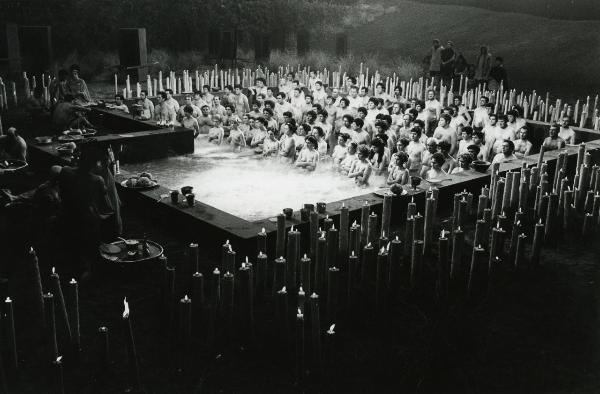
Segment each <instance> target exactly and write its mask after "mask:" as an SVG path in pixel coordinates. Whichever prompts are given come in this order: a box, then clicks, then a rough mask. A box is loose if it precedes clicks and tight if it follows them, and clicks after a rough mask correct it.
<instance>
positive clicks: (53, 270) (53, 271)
mask: <svg viewBox="0 0 600 394" xmlns="http://www.w3.org/2000/svg"><path fill="white" fill-rule="evenodd" d="M54 274H56V270H55V269H54V267H52V275H54Z"/></svg>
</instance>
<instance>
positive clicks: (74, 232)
mask: <svg viewBox="0 0 600 394" xmlns="http://www.w3.org/2000/svg"><path fill="white" fill-rule="evenodd" d="M104 159H105V158H104V154H103V152H102V150H101V149H100V148H99V147H97V146H92V145H91V146H84V147H82V153H81V159H80V162H79V166H78V167H63V168H62V169H60V173H59V175H58V178H57V179H58V182H59V185H60V190H61V193H60V194H61V198H62V203H63V204H62V205H63V214H64V217H63V230H64V232H65V234H64V239H68V240H69V243H70V244H71V245H73V247H74V248H75V249H76V250H75V252H76V253H77V255H78V257H79V261H81V263H82V264H83V267H82V268H83V271H84V272H88V271H89V270H90V268H91V263H92V261H93V260H94V259H95V258H96V256H97V254H98V246H99V245H100V242H101V238H102V228H103V226H104V223H105V222H106V220H107V219H108V220H111V219H112V218H113V217H114V215H115V210H114V209H113V207H112V203H111V200H110V196H109V194H108V188H107V184H106V182H105V180H104V178H103V177H102V176H101V175H100V174H101V172H102V162H103V160H104Z"/></svg>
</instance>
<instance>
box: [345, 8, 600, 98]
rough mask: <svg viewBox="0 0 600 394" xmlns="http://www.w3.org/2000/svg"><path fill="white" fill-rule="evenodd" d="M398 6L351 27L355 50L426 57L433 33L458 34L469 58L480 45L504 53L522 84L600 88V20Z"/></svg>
mask: <svg viewBox="0 0 600 394" xmlns="http://www.w3.org/2000/svg"><path fill="white" fill-rule="evenodd" d="M394 4H395V5H396V7H395V10H396V11H394V12H387V13H386V14H384V15H383V16H381V17H380V18H378V19H376V20H374V21H372V22H370V23H367V24H365V25H363V26H361V27H359V28H357V29H355V30H352V31H351V32H350V37H349V41H348V43H349V49H350V50H351V51H352V52H354V53H364V52H381V53H384V54H390V55H393V56H398V55H401V56H404V57H407V56H408V57H413V58H414V59H415V60H418V61H420V60H421V59H422V58H423V57H424V56H425V55H426V52H427V50H428V48H429V46H430V45H431V40H432V39H433V38H439V39H440V40H443V41H445V40H452V41H454V45H455V47H456V48H457V50H458V51H459V52H462V53H463V54H464V56H465V57H466V59H467V61H468V62H469V63H474V62H475V61H476V56H477V53H478V50H479V46H480V45H489V46H490V47H491V52H492V54H493V55H499V56H503V57H504V59H505V64H506V68H507V70H508V73H509V78H510V79H511V81H513V85H514V86H515V87H518V88H520V89H537V90H538V91H545V90H547V89H548V90H550V91H551V92H553V93H555V94H557V95H559V96H565V97H566V96H578V97H583V96H585V95H588V94H589V95H595V94H597V93H598V91H600V75H599V74H598V73H597V72H596V70H597V69H598V68H599V67H600V45H598V42H597V40H598V31H600V22H598V21H561V20H551V19H547V18H541V17H535V16H531V15H524V14H517V13H503V12H494V11H488V10H483V9H479V8H473V7H462V6H446V5H433V4H421V3H416V2H412V1H406V0H398V1H395V2H394Z"/></svg>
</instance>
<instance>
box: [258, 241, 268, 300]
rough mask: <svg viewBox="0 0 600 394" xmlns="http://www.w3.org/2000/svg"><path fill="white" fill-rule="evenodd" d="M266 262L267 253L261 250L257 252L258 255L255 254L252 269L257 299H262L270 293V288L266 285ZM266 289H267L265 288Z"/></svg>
mask: <svg viewBox="0 0 600 394" xmlns="http://www.w3.org/2000/svg"><path fill="white" fill-rule="evenodd" d="M268 263H269V260H268V258H267V255H266V254H264V253H263V252H262V251H259V252H258V256H256V264H255V269H254V277H255V280H254V283H255V284H256V289H255V290H256V296H257V298H258V299H259V300H262V299H264V297H265V296H267V295H268V293H270V291H271V290H270V288H269V287H268V286H267V278H268V277H269V276H268V272H269V270H268ZM267 289H268V290H267Z"/></svg>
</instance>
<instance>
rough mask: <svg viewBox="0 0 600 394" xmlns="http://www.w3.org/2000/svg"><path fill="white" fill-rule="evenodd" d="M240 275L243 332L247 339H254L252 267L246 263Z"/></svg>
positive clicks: (240, 270) (241, 268)
mask: <svg viewBox="0 0 600 394" xmlns="http://www.w3.org/2000/svg"><path fill="white" fill-rule="evenodd" d="M238 273H239V276H240V298H239V300H240V303H239V305H240V312H241V316H242V321H241V322H242V332H243V333H244V334H245V336H246V337H247V340H249V341H251V342H252V341H254V287H253V283H252V282H253V281H252V268H251V266H249V265H248V264H246V263H242V266H241V267H240V269H239V270H238Z"/></svg>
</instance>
